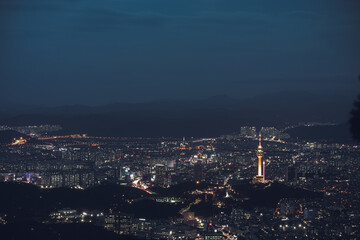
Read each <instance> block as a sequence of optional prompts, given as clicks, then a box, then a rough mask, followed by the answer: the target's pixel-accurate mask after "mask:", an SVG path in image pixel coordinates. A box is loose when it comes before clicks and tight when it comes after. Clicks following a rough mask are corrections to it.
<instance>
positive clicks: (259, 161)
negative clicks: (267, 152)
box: [256, 132, 264, 178]
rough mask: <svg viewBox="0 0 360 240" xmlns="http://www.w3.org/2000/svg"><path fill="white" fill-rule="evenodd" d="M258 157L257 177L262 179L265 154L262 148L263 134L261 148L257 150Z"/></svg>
mask: <svg viewBox="0 0 360 240" xmlns="http://www.w3.org/2000/svg"><path fill="white" fill-rule="evenodd" d="M256 156H257V157H258V175H257V177H259V178H260V177H262V171H261V167H262V161H261V159H262V157H263V156H264V152H263V148H262V146H261V132H259V146H258V148H257V151H256Z"/></svg>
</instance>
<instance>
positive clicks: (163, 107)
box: [0, 91, 352, 136]
mask: <svg viewBox="0 0 360 240" xmlns="http://www.w3.org/2000/svg"><path fill="white" fill-rule="evenodd" d="M351 104H352V101H351V100H350V99H343V98H338V97H334V96H319V95H316V94H311V93H307V92H300V91H288V92H280V93H275V94H266V95H261V96H258V97H252V98H245V99H236V98H232V97H228V96H226V95H218V96H213V97H209V98H206V99H199V100H158V101H152V102H145V103H113V104H107V105H100V106H86V105H71V106H59V107H36V108H33V109H31V108H29V109H27V110H23V111H18V112H16V111H14V112H13V113H8V114H6V113H2V114H1V117H0V124H7V125H10V126H15V125H29V124H60V125H62V126H63V128H64V131H68V132H80V133H88V134H92V135H103V136H216V135H221V134H224V133H229V132H233V131H237V130H239V128H240V127H241V126H243V125H263V126H264V125H267V126H269V125H274V126H281V125H284V124H288V123H298V122H309V121H317V122H346V121H347V118H348V115H349V112H350V109H351V107H352V105H351Z"/></svg>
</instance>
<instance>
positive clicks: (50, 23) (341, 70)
mask: <svg viewBox="0 0 360 240" xmlns="http://www.w3.org/2000/svg"><path fill="white" fill-rule="evenodd" d="M0 36H1V37H0V81H1V83H0V96H1V99H0V100H1V101H2V104H5V105H10V104H19V103H21V104H38V105H62V104H78V103H80V104H104V103H111V102H119V101H130V102H139V101H148V100H155V99H185V98H202V97H207V96H212V95H218V94H226V95H229V96H233V97H236V98H243V97H248V96H254V95H257V94H262V93H269V92H278V91H286V90H307V91H310V92H318V93H320V94H327V93H334V92H338V93H339V94H340V95H344V96H345V95H348V96H349V95H351V96H352V95H354V94H356V92H357V89H359V88H358V86H359V83H358V81H357V75H358V74H359V73H360V1H358V0H346V1H345V0H336V1H333V0H323V1H320V0H319V1H314V0H293V1H289V0H281V1H269V0H101V1H100V0H67V1H64V0H62V1H61V0H52V1H50V0H31V1H29V0H0Z"/></svg>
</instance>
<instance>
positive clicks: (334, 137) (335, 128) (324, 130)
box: [286, 123, 353, 141]
mask: <svg viewBox="0 0 360 240" xmlns="http://www.w3.org/2000/svg"><path fill="white" fill-rule="evenodd" d="M286 132H287V133H289V134H290V136H291V137H292V138H299V139H303V140H330V141H353V140H352V138H351V133H350V126H349V124H348V123H344V124H339V125H331V126H311V127H305V126H304V127H297V128H292V129H289V130H287V131H286Z"/></svg>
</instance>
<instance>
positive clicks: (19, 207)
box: [0, 124, 360, 240]
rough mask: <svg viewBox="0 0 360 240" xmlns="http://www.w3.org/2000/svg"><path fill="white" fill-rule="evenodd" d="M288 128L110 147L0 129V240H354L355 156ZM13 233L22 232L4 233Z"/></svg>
mask: <svg viewBox="0 0 360 240" xmlns="http://www.w3.org/2000/svg"><path fill="white" fill-rule="evenodd" d="M309 125H311V124H304V125H303V126H309ZM293 127H297V126H288V127H286V128H284V129H281V130H278V129H276V128H275V127H258V128H255V127H252V126H251V127H248V126H244V127H241V129H239V131H238V132H235V133H232V134H228V135H223V136H220V137H214V138H191V137H190V138H189V137H186V138H185V137H183V138H169V137H163V138H125V137H123V138H120V137H119V138H115V137H92V136H87V135H86V134H73V135H57V131H59V130H60V129H61V126H58V125H41V126H23V127H9V126H0V130H1V131H0V133H1V134H2V136H3V138H2V139H1V140H2V141H1V147H0V191H1V193H2V197H1V199H0V230H3V231H5V230H6V231H7V232H11V234H15V235H16V234H18V236H24V237H29V236H30V238H31V239H35V238H32V237H37V236H48V239H66V236H71V235H72V234H78V233H75V232H76V231H72V230H69V229H77V230H79V229H81V231H82V232H87V234H93V236H95V235H96V234H100V235H101V236H102V238H103V239H206V240H216V239H358V237H359V236H360V229H359V227H360V225H359V222H360V191H359V190H360V186H359V183H360V179H359V178H360V174H359V170H360V169H359V166H360V165H359V158H360V154H359V153H360V152H359V145H358V144H357V143H355V142H339V141H325V140H324V141H309V140H306V139H305V140H304V139H297V138H294V137H292V136H291V135H289V134H288V133H287V131H286V129H289V128H293ZM259 133H260V134H259ZM4 136H5V137H4ZM6 137H7V138H6ZM8 139H9V140H8ZM18 224H23V226H27V227H26V228H24V229H23V231H22V232H18V233H14V231H16V230H14V229H16V226H17V225H18ZM79 231H80V230H79ZM81 231H80V232H81ZM84 236H85V235H84ZM69 239H70V237H69ZM78 239H85V238H82V237H79V238H78Z"/></svg>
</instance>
